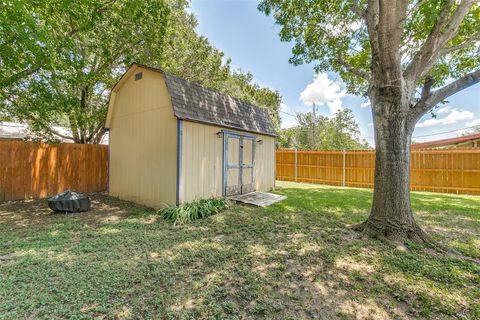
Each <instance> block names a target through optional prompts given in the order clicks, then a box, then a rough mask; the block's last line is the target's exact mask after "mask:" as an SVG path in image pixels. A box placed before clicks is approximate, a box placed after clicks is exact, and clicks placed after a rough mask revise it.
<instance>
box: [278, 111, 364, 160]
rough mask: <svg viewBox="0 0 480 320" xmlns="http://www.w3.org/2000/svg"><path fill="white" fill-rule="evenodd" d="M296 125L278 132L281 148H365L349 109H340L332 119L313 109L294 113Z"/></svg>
mask: <svg viewBox="0 0 480 320" xmlns="http://www.w3.org/2000/svg"><path fill="white" fill-rule="evenodd" d="M297 121H298V123H299V125H298V126H296V127H293V128H288V129H284V130H282V131H281V133H280V135H279V142H278V145H279V147H280V148H297V149H303V150H342V149H345V150H359V149H366V148H368V143H366V142H365V141H363V140H362V139H361V137H360V129H359V127H358V123H357V122H356V121H355V116H354V115H353V113H352V110H350V109H343V110H340V111H338V112H337V113H335V114H334V115H333V116H332V117H331V118H328V117H324V116H318V115H316V116H314V115H313V113H312V112H307V113H299V114H297Z"/></svg>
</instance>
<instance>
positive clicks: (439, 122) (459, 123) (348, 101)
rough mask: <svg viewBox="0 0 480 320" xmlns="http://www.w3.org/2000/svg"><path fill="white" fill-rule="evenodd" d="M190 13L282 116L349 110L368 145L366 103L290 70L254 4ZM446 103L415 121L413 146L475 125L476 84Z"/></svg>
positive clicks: (303, 69)
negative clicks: (277, 98) (276, 100)
mask: <svg viewBox="0 0 480 320" xmlns="http://www.w3.org/2000/svg"><path fill="white" fill-rule="evenodd" d="M191 10H192V12H193V13H194V14H195V15H196V16H197V19H198V22H199V26H198V30H197V31H198V32H199V33H200V34H202V35H204V36H206V37H207V38H208V39H209V40H210V41H211V42H212V44H214V45H215V46H216V47H217V48H219V49H220V50H222V51H223V52H224V53H225V55H226V56H227V57H230V58H232V62H233V67H234V68H239V69H242V70H244V71H249V72H251V73H252V74H253V76H254V79H255V82H257V83H258V84H260V85H262V86H267V87H269V88H272V89H275V90H278V91H279V92H280V94H281V95H282V97H283V104H284V105H283V106H282V109H283V111H284V112H286V113H290V114H295V112H304V111H311V110H312V107H311V106H309V105H308V101H310V100H315V101H321V102H323V104H321V105H319V106H318V112H319V113H320V114H323V115H326V116H328V115H330V114H331V112H332V111H334V110H336V109H338V108H339V107H344V108H349V109H352V110H353V112H354V114H355V116H356V119H357V121H358V123H359V125H360V130H361V133H362V136H363V137H364V138H365V139H366V140H367V141H368V142H369V143H370V144H372V145H373V127H372V115H371V109H370V107H368V106H365V104H366V103H365V102H366V101H365V100H364V99H362V98H360V97H356V96H351V95H345V93H344V92H342V91H343V90H342V89H343V85H342V83H341V80H340V79H339V78H338V77H337V76H336V75H335V74H334V73H329V74H327V75H320V76H318V77H317V78H316V79H315V81H314V78H315V77H316V75H315V74H314V71H313V64H311V65H301V66H293V65H291V64H289V63H288V58H289V57H290V56H291V48H292V44H290V43H285V42H281V41H280V39H279V37H278V31H279V30H280V28H279V26H277V25H275V23H274V20H273V18H272V17H267V16H265V15H264V14H263V13H261V12H259V11H258V10H257V2H256V1H230V0H222V1H218V0H208V1H207V0H193V2H192V4H191ZM306 88H307V90H305V89H306ZM302 93H303V94H302ZM300 98H302V99H300ZM302 100H303V101H302ZM448 100H449V103H448V104H447V105H445V106H443V107H442V108H441V109H439V112H438V115H437V118H436V119H432V118H431V116H430V115H426V116H425V117H424V118H423V119H421V120H420V124H418V125H417V128H416V129H415V132H414V139H415V140H416V141H429V140H436V139H443V138H448V137H453V136H456V135H459V134H460V133H461V132H451V133H444V134H438V135H437V134H436V133H440V132H446V131H451V130H457V129H462V128H465V127H469V126H472V125H480V85H479V84H477V85H475V86H472V87H470V88H468V89H466V90H464V91H462V92H460V93H457V94H456V95H454V96H452V97H450V98H449V99H448ZM304 101H307V104H306V103H305V102H304ZM281 115H282V127H288V126H292V125H294V124H295V119H294V117H292V116H290V115H288V114H285V113H281ZM432 134H435V135H432ZM425 135H432V136H427V137H424V136H425Z"/></svg>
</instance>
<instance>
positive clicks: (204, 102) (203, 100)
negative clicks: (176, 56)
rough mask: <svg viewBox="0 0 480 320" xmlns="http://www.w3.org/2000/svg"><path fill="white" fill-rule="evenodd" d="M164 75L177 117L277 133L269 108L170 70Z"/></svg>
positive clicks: (233, 127)
mask: <svg viewBox="0 0 480 320" xmlns="http://www.w3.org/2000/svg"><path fill="white" fill-rule="evenodd" d="M164 75H165V81H166V83H167V88H168V91H169V92H170V96H171V98H172V105H173V110H174V113H175V116H176V117H177V118H179V119H183V120H190V121H195V122H201V123H207V124H213V125H218V126H221V127H226V128H231V129H238V130H243V131H249V132H254V133H260V134H265V135H270V136H276V133H275V129H274V128H273V124H272V120H271V119H270V116H269V115H268V112H267V110H266V109H265V108H259V107H257V106H254V105H252V104H249V103H247V102H244V101H240V100H238V99H234V98H232V97H230V96H228V95H226V94H222V93H219V92H216V91H213V90H209V89H206V88H204V87H202V86H200V85H198V84H196V83H193V82H190V81H188V80H184V79H182V78H179V77H176V76H173V75H171V74H168V73H166V72H164Z"/></svg>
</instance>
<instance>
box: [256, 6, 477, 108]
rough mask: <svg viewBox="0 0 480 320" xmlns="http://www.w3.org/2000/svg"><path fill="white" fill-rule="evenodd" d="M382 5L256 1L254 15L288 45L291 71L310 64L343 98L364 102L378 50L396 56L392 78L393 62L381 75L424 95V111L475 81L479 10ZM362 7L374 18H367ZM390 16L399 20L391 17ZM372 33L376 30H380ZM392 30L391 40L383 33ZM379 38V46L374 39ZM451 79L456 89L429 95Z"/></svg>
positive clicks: (376, 62) (367, 15) (387, 34)
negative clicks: (265, 19) (339, 83)
mask: <svg viewBox="0 0 480 320" xmlns="http://www.w3.org/2000/svg"><path fill="white" fill-rule="evenodd" d="M387 2H388V1H367V0H331V1H322V0H313V1H306V0H295V1H290V0H264V1H262V2H261V3H260V5H259V9H260V10H261V11H263V12H265V13H266V14H272V15H273V16H274V18H275V20H276V22H277V23H278V24H279V25H280V26H281V31H280V38H281V40H283V41H293V42H294V47H293V49H292V57H291V59H290V62H291V63H293V64H295V65H298V64H302V63H311V62H313V63H315V69H316V71H318V72H321V71H334V72H337V73H338V74H339V75H340V76H341V78H342V79H343V81H344V82H345V83H346V84H347V89H348V91H349V92H350V93H354V94H359V95H367V94H368V89H369V87H370V86H371V84H372V83H371V81H375V80H377V79H374V78H373V77H372V75H371V71H372V67H373V64H379V62H378V61H377V59H380V58H382V56H383V55H379V50H380V49H382V48H381V46H393V47H394V49H398V50H394V51H395V52H396V54H398V55H399V57H398V60H399V61H400V64H399V65H398V70H394V68H396V67H397V63H396V59H397V58H396V57H385V59H391V60H390V61H389V64H390V67H389V68H390V69H387V70H385V72H388V73H389V74H392V75H391V76H389V78H392V79H393V81H400V79H404V81H407V82H408V85H410V86H415V87H420V89H422V88H423V96H424V97H425V98H426V97H427V91H428V95H429V97H430V98H429V99H430V100H431V101H428V102H429V103H428V106H429V107H430V109H431V108H432V107H433V106H435V105H436V104H437V103H439V102H441V101H442V100H444V99H445V98H447V97H448V95H451V94H453V93H455V92H458V91H459V90H461V89H462V88H463V86H464V85H465V84H466V83H467V82H468V83H471V81H472V80H473V79H470V78H475V79H477V81H478V78H479V77H480V71H478V70H475V69H477V68H478V67H479V66H480V54H479V53H480V51H479V50H480V31H479V26H480V4H479V3H478V2H477V1H475V0H462V1H454V0H439V1H421V0H414V1H411V0H410V1H407V0H405V1H397V2H396V5H394V6H391V7H388V6H387V5H388V3H391V1H390V2H388V3H387ZM367 6H368V10H370V11H375V12H374V14H370V15H369V14H368V12H367ZM379 6H384V8H379ZM402 6H403V7H402ZM381 9H382V13H381V14H380V10H381ZM387 12H390V14H388V13H387ZM394 14H396V15H399V16H398V17H393V16H392V15H394ZM387 20H388V21H387ZM397 23H398V25H397ZM386 24H389V26H388V27H387V26H386ZM379 25H380V26H383V28H384V29H383V30H380V28H378V26H379ZM376 27H377V28H376ZM392 27H395V28H397V29H398V31H399V32H395V33H393V32H391V33H389V31H390V30H391V28H392ZM373 31H375V32H373ZM382 32H383V35H382V36H383V38H381V39H380V38H376V35H378V36H380V33H382ZM391 37H398V39H396V38H391ZM372 46H374V48H372ZM394 60H395V61H394ZM385 62H388V61H385ZM393 72H396V74H395V75H393ZM400 73H403V74H402V75H401V74H400ZM394 77H396V78H398V79H394ZM465 77H467V78H465ZM452 79H459V82H457V83H456V84H453V83H452V85H451V86H449V87H448V88H444V90H441V91H437V92H436V93H435V94H433V93H431V92H430V90H431V89H432V88H436V87H441V86H442V85H444V84H445V83H447V82H449V81H451V80H452ZM469 80H470V81H469ZM419 100H420V99H419ZM419 102H420V101H419ZM422 102H423V101H422ZM427 111H428V110H427Z"/></svg>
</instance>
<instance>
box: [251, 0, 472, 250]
mask: <svg viewBox="0 0 480 320" xmlns="http://www.w3.org/2000/svg"><path fill="white" fill-rule="evenodd" d="M259 9H260V10H261V11H263V12H265V13H266V14H272V15H273V16H274V18H275V20H276V21H277V23H278V24H279V25H280V26H281V31H280V38H281V39H282V40H284V41H293V42H294V47H293V50H292V53H293V56H292V58H291V59H290V62H291V63H293V64H301V63H310V62H315V63H316V67H315V68H316V70H317V71H327V70H330V71H334V72H337V73H338V74H339V75H340V76H341V77H342V79H343V80H344V81H345V83H346V84H347V89H348V91H349V92H350V93H355V94H359V95H365V96H367V97H368V98H369V99H370V102H371V105H372V115H373V122H374V129H375V146H376V161H375V189H374V195H373V204H372V209H371V212H370V216H369V218H368V219H367V221H365V222H364V223H362V224H361V225H359V226H357V227H356V229H357V230H359V231H360V232H362V235H364V236H372V237H379V238H386V239H389V240H393V241H395V242H400V243H402V242H405V241H407V240H409V239H411V240H413V241H419V242H422V241H430V239H429V237H428V236H427V235H426V234H425V233H424V232H423V231H422V230H421V229H420V228H419V227H418V225H417V223H416V222H415V219H414V217H413V214H412V209H411V205H410V168H409V165H410V142H411V137H412V132H413V130H414V128H415V124H416V123H417V122H418V120H419V119H420V118H421V117H422V116H423V115H425V114H426V113H428V112H429V111H430V110H432V108H434V107H435V106H436V105H437V104H439V103H440V102H442V101H443V100H445V99H446V98H448V97H449V96H451V95H453V94H455V93H456V92H459V91H460V90H462V89H464V88H466V87H468V86H471V85H473V84H475V83H478V82H479V81H480V69H479V66H480V55H479V54H478V52H479V51H478V50H479V43H480V42H479V39H480V32H479V25H480V5H479V4H478V1H475V0H458V1H457V0H439V1H419V0H414V1H409V0H329V1H325V0H309V1H307V0H295V1H292V0H263V1H262V2H261V3H260V5H259ZM417 90H418V93H417Z"/></svg>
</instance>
